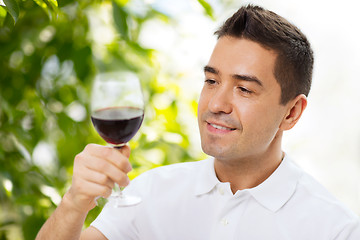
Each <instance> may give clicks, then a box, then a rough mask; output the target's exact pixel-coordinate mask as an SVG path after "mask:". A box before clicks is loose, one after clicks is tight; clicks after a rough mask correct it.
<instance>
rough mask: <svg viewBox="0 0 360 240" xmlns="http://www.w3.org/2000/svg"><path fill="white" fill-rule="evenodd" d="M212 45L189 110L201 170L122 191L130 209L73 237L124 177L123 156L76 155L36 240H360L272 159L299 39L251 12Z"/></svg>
mask: <svg viewBox="0 0 360 240" xmlns="http://www.w3.org/2000/svg"><path fill="white" fill-rule="evenodd" d="M216 34H217V35H218V42H217V44H216V46H215V48H214V51H213V53H212V55H211V57H210V60H209V62H208V64H207V65H206V66H205V68H204V72H205V82H204V87H203V90H202V92H201V96H200V100H199V106H198V123H199V129H200V135H201V143H202V148H203V150H204V152H205V153H207V154H208V155H210V156H212V158H210V159H207V160H203V161H198V162H193V163H182V164H175V165H171V166H166V167H160V168H157V169H154V170H151V171H148V172H146V173H145V174H142V175H141V176H139V177H138V178H136V179H135V180H134V181H133V182H132V183H131V184H130V185H129V186H128V187H127V188H126V191H127V192H129V193H132V194H134V195H138V196H141V198H142V202H141V203H140V204H138V205H135V206H131V207H123V208H113V207H111V206H110V205H109V206H105V208H104V209H103V211H102V213H101V214H100V215H99V217H98V218H97V219H96V220H95V221H94V223H93V224H92V226H91V227H89V228H88V229H86V230H84V231H83V232H81V229H82V225H83V222H84V220H85V217H86V215H87V213H88V211H89V210H90V209H92V208H93V207H95V201H94V200H95V199H96V197H97V196H104V197H108V196H109V195H110V192H111V189H112V187H113V185H114V183H118V184H119V185H121V186H126V185H128V183H129V180H128V178H127V176H126V174H127V173H128V172H129V171H130V170H131V166H130V164H129V162H128V157H129V154H130V151H129V148H128V147H123V148H122V149H121V150H116V149H112V148H108V147H103V146H97V145H88V146H87V147H86V148H85V149H84V151H83V152H82V153H80V154H79V155H77V156H76V158H75V163H74V176H73V183H72V186H71V188H70V189H69V191H68V192H67V193H66V194H65V196H64V198H63V200H62V202H61V203H60V205H59V206H58V208H57V209H56V211H55V212H54V214H53V215H52V216H51V217H50V219H49V220H48V221H47V222H46V223H45V225H44V226H43V228H42V229H41V231H40V232H39V234H38V238H37V239H79V238H80V239H156V240H161V239H172V240H173V239H182V240H184V239H187V240H189V239H204V240H205V239H206V240H208V239H259V240H260V239H261V240H263V239H276V240H282V239H284V240H285V239H286V240H294V239H295V240H297V239H299V240H300V239H301V240H304V239H314V240H322V239H323V240H325V239H326V240H330V239H331V240H333V239H353V240H355V239H360V223H359V218H358V217H357V216H356V215H355V214H354V213H352V212H351V211H350V210H348V209H347V208H346V207H344V206H343V205H342V204H341V203H340V202H338V201H337V200H336V199H335V198H333V197H332V196H331V195H330V194H329V193H328V192H327V191H326V190H325V189H324V188H323V187H322V186H321V185H320V184H318V183H317V182H316V181H315V180H314V179H313V178H311V177H310V176H309V175H308V174H306V173H305V172H303V171H302V170H301V169H300V168H299V167H297V166H296V165H295V164H294V163H293V162H292V161H291V160H290V159H289V157H288V156H287V155H286V154H285V153H284V152H283V151H282V150H281V140H282V135H283V131H286V130H289V129H291V128H292V127H293V126H294V125H295V124H296V123H297V121H298V120H299V118H300V117H301V115H302V113H303V111H304V109H305V108H306V105H307V98H306V96H307V95H308V93H309V90H310V85H311V77H312V69H313V53H312V50H311V48H310V44H309V42H308V41H307V39H306V37H305V36H304V35H303V34H302V33H301V31H300V30H299V29H297V28H296V27H295V26H293V25H292V24H290V23H289V22H288V21H286V20H285V19H283V18H282V17H280V16H278V15H276V14H275V13H273V12H270V11H267V10H264V9H263V8H260V7H257V6H252V5H248V6H246V7H242V8H240V9H239V11H238V12H236V13H235V14H234V15H233V16H232V17H231V18H229V19H228V20H227V21H226V22H225V23H224V25H223V26H222V27H221V28H220V29H219V30H218V31H217V32H216Z"/></svg>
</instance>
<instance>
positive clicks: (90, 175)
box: [79, 167, 114, 188]
mask: <svg viewBox="0 0 360 240" xmlns="http://www.w3.org/2000/svg"><path fill="white" fill-rule="evenodd" d="M84 168H86V167H84ZM79 176H80V177H81V178H83V179H84V180H86V181H89V182H93V183H96V184H99V185H106V186H108V187H109V188H113V187H114V181H113V180H112V179H111V178H110V177H108V176H107V175H106V174H104V173H102V172H98V171H95V170H92V169H90V168H87V169H86V170H84V171H81V172H80V173H79Z"/></svg>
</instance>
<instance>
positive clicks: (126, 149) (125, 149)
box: [116, 145, 131, 158]
mask: <svg viewBox="0 0 360 240" xmlns="http://www.w3.org/2000/svg"><path fill="white" fill-rule="evenodd" d="M116 149H117V150H118V151H120V152H121V153H122V154H123V155H124V156H125V157H126V158H129V157H130V152H131V149H130V147H129V146H128V145H124V146H122V147H121V148H116Z"/></svg>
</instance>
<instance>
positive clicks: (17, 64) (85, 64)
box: [0, 0, 214, 240]
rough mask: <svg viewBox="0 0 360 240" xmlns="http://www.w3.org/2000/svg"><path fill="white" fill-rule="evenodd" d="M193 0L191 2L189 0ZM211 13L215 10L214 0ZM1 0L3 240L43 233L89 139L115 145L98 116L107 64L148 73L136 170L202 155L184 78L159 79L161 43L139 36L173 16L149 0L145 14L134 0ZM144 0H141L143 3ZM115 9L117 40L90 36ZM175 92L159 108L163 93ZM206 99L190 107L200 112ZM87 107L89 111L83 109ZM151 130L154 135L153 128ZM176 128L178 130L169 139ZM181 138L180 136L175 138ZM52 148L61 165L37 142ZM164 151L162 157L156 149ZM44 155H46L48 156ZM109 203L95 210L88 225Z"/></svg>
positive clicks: (136, 145)
mask: <svg viewBox="0 0 360 240" xmlns="http://www.w3.org/2000/svg"><path fill="white" fill-rule="evenodd" d="M189 1H191V0H189ZM192 1H195V2H198V3H200V5H201V6H202V7H203V8H204V14H205V15H207V16H209V17H210V18H214V16H213V10H212V8H211V6H210V4H209V3H207V2H206V1H204V0H198V1H196V0H192ZM3 2H4V6H0V240H3V239H34V238H35V236H36V234H37V232H38V230H39V228H40V227H41V225H42V224H43V223H44V221H45V220H46V219H47V218H48V217H49V216H50V214H51V213H52V212H53V211H54V209H55V208H56V205H57V204H58V202H59V199H60V197H61V196H62V195H63V194H64V193H65V192H66V190H67V189H68V187H69V185H70V184H71V176H72V165H73V159H74V156H75V155H76V154H77V153H79V152H80V151H82V150H83V148H84V147H85V145H86V144H88V143H99V144H105V143H104V142H103V141H102V140H101V139H100V138H99V137H98V135H97V134H96V132H95V131H94V130H93V127H92V125H91V122H90V120H89V119H90V115H89V96H90V89H91V83H92V79H93V78H94V75H95V74H96V73H97V72H99V71H105V70H114V69H119V68H126V69H130V70H132V71H134V72H136V73H137V74H138V75H139V76H140V79H141V81H142V85H143V87H144V95H145V97H146V99H145V101H146V102H147V109H146V110H145V111H146V118H145V120H144V124H143V126H142V128H141V131H140V132H139V134H138V135H137V136H136V138H135V139H134V140H133V141H132V142H131V143H130V144H131V148H132V155H131V161H132V163H133V165H134V171H133V172H132V173H131V174H132V175H131V178H133V177H135V176H137V175H138V174H140V173H141V172H143V171H146V170H147V169H150V168H153V167H156V166H160V165H165V164H170V163H174V162H181V161H188V160H192V159H197V158H199V157H201V156H200V155H197V154H194V153H191V151H190V150H189V149H190V145H191V141H190V140H189V138H188V136H186V135H185V134H184V133H183V131H182V128H183V127H184V126H183V125H184V123H182V122H180V121H179V120H178V115H179V93H178V89H177V86H176V83H175V82H174V80H171V79H169V81H168V82H166V83H164V82H163V81H162V82H159V81H158V77H157V76H158V73H159V69H160V66H159V65H158V63H157V61H156V54H155V51H154V50H152V49H146V48H144V47H142V46H141V45H139V44H138V36H139V32H140V30H141V28H142V26H143V24H144V23H145V22H146V21H148V20H150V19H154V18H156V19H159V20H161V21H164V22H166V23H168V24H171V23H172V21H173V19H171V17H169V16H167V15H166V14H164V13H161V12H159V11H157V10H155V9H153V8H152V7H151V5H149V4H146V3H145V2H142V5H143V8H144V9H145V12H144V13H143V14H141V15H139V14H138V13H136V12H133V11H132V10H131V9H130V8H128V4H129V3H130V2H131V1H128V0H113V1H109V0H103V1H101V0H93V1H82V0H79V1H73V0H4V1H3ZM140 2H141V1H140ZM99 9H108V10H109V12H110V13H111V14H110V15H111V19H112V22H111V24H112V25H113V27H114V28H115V29H116V30H117V34H116V36H115V38H114V40H113V41H112V42H111V43H109V44H106V45H105V46H102V48H101V49H100V50H99V49H96V48H95V47H94V45H95V44H94V41H93V39H92V38H91V37H89V36H90V30H91V29H90V21H91V18H92V17H93V16H92V15H91V14H93V13H94V12H96V11H97V10H99ZM169 91H170V92H172V93H173V96H174V99H173V100H172V102H171V104H169V105H168V107H166V108H165V109H157V108H156V106H155V105H154V102H153V99H154V97H156V96H160V95H161V94H165V93H168V92H169ZM195 102H196V100H195V99H194V101H192V102H188V103H187V105H188V107H189V108H190V109H193V114H194V116H195V111H196V110H195V109H196V104H195ZM74 112H75V113H76V112H80V113H81V112H83V113H84V114H83V116H82V117H81V114H80V117H77V116H79V115H74ZM150 135H151V136H150ZM169 136H170V137H169ZM174 139H176V140H174ZM41 146H47V149H50V150H51V151H50V152H52V155H53V157H52V161H51V164H44V165H43V164H41V163H40V162H39V161H38V159H36V157H39V156H38V154H37V155H36V154H34V150H35V149H37V148H40V147H41ZM149 155H153V156H154V155H155V156H156V157H157V160H156V161H152V160H149V159H148V158H147V156H149ZM40 157H41V156H40ZM100 211H101V207H97V208H95V209H94V210H92V211H91V212H90V214H89V215H88V218H87V220H86V223H85V225H89V224H90V223H91V221H92V220H93V219H94V218H95V217H96V216H97V214H98V213H99V212H100Z"/></svg>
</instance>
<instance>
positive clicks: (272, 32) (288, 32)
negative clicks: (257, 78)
mask: <svg viewBox="0 0 360 240" xmlns="http://www.w3.org/2000/svg"><path fill="white" fill-rule="evenodd" d="M215 34H216V35H217V36H218V38H221V37H223V36H231V37H237V38H245V39H248V40H251V41H254V42H257V43H259V44H261V45H262V46H263V47H265V48H268V49H272V50H274V51H275V52H277V54H278V56H277V59H276V63H275V69H274V75H275V78H276V80H277V81H278V83H279V84H280V87H281V99H280V103H281V104H286V103H287V102H288V101H290V100H291V99H293V98H295V97H296V96H298V95H299V94H305V95H306V96H308V94H309V91H310V87H311V79H312V71H313V65H314V56H313V51H312V49H311V46H310V43H309V41H308V40H307V38H306V36H305V35H304V34H303V33H302V32H301V31H300V30H299V29H298V28H297V27H296V26H294V25H293V24H291V23H289V22H288V21H287V20H286V19H285V18H283V17H281V16H279V15H277V14H276V13H274V12H272V11H269V10H266V9H264V8H262V7H259V6H254V5H247V6H244V7H241V8H240V9H239V10H238V11H237V12H236V13H235V14H234V15H233V16H232V17H230V18H229V19H227V20H226V22H225V23H224V24H223V25H222V26H221V27H220V28H219V29H218V30H217V31H216V32H215Z"/></svg>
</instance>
